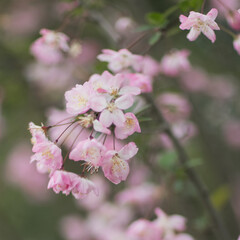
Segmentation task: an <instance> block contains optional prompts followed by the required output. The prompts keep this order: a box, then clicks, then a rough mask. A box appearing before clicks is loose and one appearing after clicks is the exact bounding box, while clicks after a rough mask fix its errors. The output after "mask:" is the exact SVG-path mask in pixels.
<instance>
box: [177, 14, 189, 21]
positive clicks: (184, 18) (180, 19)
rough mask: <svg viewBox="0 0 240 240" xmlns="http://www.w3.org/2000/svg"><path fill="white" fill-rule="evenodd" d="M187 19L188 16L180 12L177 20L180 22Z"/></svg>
mask: <svg viewBox="0 0 240 240" xmlns="http://www.w3.org/2000/svg"><path fill="white" fill-rule="evenodd" d="M187 19H188V18H187V17H186V16H184V15H182V14H181V15H180V16H179V21H180V22H181V23H184V22H186V21H187Z"/></svg>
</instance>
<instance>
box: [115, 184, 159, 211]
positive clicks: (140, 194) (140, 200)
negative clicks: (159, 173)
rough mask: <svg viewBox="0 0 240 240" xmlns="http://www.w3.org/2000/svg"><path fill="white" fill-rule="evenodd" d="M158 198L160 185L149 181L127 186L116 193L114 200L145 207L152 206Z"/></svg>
mask: <svg viewBox="0 0 240 240" xmlns="http://www.w3.org/2000/svg"><path fill="white" fill-rule="evenodd" d="M160 198H161V189H160V187H157V186H155V185H154V184H151V183H143V184H140V185H138V186H132V187H128V188H127V189H125V190H123V191H121V192H119V193H118V194H117V195H116V201H117V202H118V203H120V204H131V205H135V206H138V207H144V208H147V209H149V208H152V207H153V206H154V204H155V203H156V201H159V199H160Z"/></svg>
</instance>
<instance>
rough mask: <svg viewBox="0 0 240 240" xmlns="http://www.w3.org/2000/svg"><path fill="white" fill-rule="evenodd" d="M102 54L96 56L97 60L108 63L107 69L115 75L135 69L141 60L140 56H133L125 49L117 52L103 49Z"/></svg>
mask: <svg viewBox="0 0 240 240" xmlns="http://www.w3.org/2000/svg"><path fill="white" fill-rule="evenodd" d="M102 52H103V53H102V54H100V55H98V56H97V58H98V60H100V61H103V62H108V68H109V69H110V70H111V71H113V72H115V73H117V72H121V71H123V70H126V69H128V68H130V67H133V68H135V67H136V65H137V64H138V61H140V60H141V59H142V57H141V56H139V55H134V54H132V53H131V52H129V51H128V50H127V49H120V50H119V51H114V50H110V49H103V50H102Z"/></svg>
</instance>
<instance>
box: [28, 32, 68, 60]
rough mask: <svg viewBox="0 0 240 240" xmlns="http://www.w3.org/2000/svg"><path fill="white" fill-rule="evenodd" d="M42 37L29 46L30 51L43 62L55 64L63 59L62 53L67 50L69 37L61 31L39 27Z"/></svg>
mask: <svg viewBox="0 0 240 240" xmlns="http://www.w3.org/2000/svg"><path fill="white" fill-rule="evenodd" d="M40 34H41V35H42V37H40V38H39V39H37V40H36V41H35V42H34V43H33V44H32V46H31V53H32V54H33V55H34V56H35V57H36V58H37V59H38V60H39V61H40V62H42V63H44V64H56V63H59V62H60V61H62V60H63V56H64V55H63V54H64V53H66V52H68V50H69V45H68V41H69V38H68V36H67V35H65V34H64V33H61V32H55V31H51V30H48V29H41V31H40Z"/></svg>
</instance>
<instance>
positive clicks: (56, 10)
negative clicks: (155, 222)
mask: <svg viewBox="0 0 240 240" xmlns="http://www.w3.org/2000/svg"><path fill="white" fill-rule="evenodd" d="M76 2H77V3H78V4H79V3H80V4H82V5H81V6H82V7H81V8H77V9H76V10H74V11H73V9H74V8H75V6H76V5H74V4H76ZM76 2H75V1H72V2H67V1H65V2H64V1H57V0H52V1H48V0H31V1H30V0H1V1H0V36H1V37H0V104H1V115H0V121H1V126H0V138H1V139H0V164H1V165H0V169H1V174H0V239H3V240H11V239H14V240H43V239H44V240H60V239H61V240H63V239H66V240H69V239H70V240H71V238H68V237H67V236H65V235H66V234H65V235H64V233H63V232H64V230H63V225H64V224H63V225H61V221H62V219H63V218H64V217H66V216H69V215H71V214H74V215H75V216H77V217H81V219H83V221H84V219H85V221H87V220H86V219H87V215H88V211H86V208H85V207H84V204H82V203H78V202H77V201H76V200H74V199H73V198H72V197H66V196H63V195H56V194H54V193H53V192H52V191H51V190H46V188H47V181H48V179H47V176H43V175H40V174H39V173H37V171H36V169H35V166H34V165H29V161H30V157H31V144H30V135H29V132H28V130H27V128H28V123H29V122H30V121H33V122H35V123H36V124H40V123H41V122H46V121H47V116H48V115H49V111H50V109H52V108H58V109H64V92H65V91H66V90H68V89H71V88H72V87H73V86H74V85H75V84H76V83H82V82H84V81H86V80H87V79H88V77H89V76H90V75H91V74H93V73H96V72H97V73H101V72H102V71H103V70H104V69H106V65H105V64H103V63H101V62H99V61H97V60H96V56H97V55H98V54H99V53H100V52H101V49H103V48H114V49H119V48H123V47H126V46H128V45H129V44H130V43H131V42H133V41H134V39H136V38H137V37H138V36H139V35H140V34H141V32H140V30H141V27H142V26H143V25H146V24H147V20H146V17H145V16H146V14H148V13H150V12H164V11H166V9H168V8H169V7H172V6H174V5H176V4H177V3H178V2H179V1H169V0H160V1H159V0H129V1H127V0H126V1H124V0H122V1H115V0H111V1H110V0H109V1H108V0H89V1H76ZM192 2H194V1H192ZM196 2H197V1H196ZM200 2H201V1H200ZM229 2H234V1H229ZM235 2H236V3H238V6H237V7H238V8H239V7H240V3H239V2H237V1H235ZM236 3H233V4H236ZM196 4H199V3H196ZM200 6H201V3H200ZM211 6H216V1H215V5H214V1H206V6H205V9H206V11H207V10H208V9H210V8H211ZM69 11H73V17H71V18H70V20H69V19H68V18H67V17H66V16H68V13H69ZM86 13H89V15H90V16H91V17H90V18H89V19H88V17H86V16H87V14H86ZM179 14H180V10H178V11H176V12H174V13H173V14H172V16H171V21H172V24H173V25H174V26H176V27H177V26H178V16H179ZM122 17H128V18H129V19H131V22H127V25H126V26H125V25H124V24H123V26H120V29H119V28H117V27H116V22H117V20H118V19H119V18H122ZM99 19H100V20H99ZM217 20H218V22H219V23H221V24H222V25H224V26H226V27H228V25H227V23H226V21H225V20H224V15H223V14H222V13H221V12H220V15H219V17H218V19H217ZM99 21H100V22H102V21H106V23H104V24H103V25H102V24H100V23H99ZM106 25H107V26H106ZM104 26H105V27H106V28H105V29H104ZM121 27H122V29H121ZM41 28H48V29H61V31H63V32H64V33H66V34H68V35H69V36H70V37H71V38H74V39H79V40H80V43H81V46H82V54H81V55H80V57H79V58H78V59H77V60H76V61H74V62H69V61H68V62H67V61H66V62H64V63H63V64H62V65H61V66H54V67H46V66H43V65H40V64H39V63H37V62H36V60H35V59H34V57H33V56H32V55H31V54H30V50H29V49H30V46H31V44H32V42H33V41H34V40H35V39H37V38H38V37H39V30H40V29H41ZM175 30H176V33H175V32H174V35H173V36H169V37H167V38H163V39H161V40H159V41H158V42H156V43H155V44H154V45H153V46H151V48H150V49H149V39H150V37H151V36H146V37H144V38H143V39H142V40H141V41H139V42H138V43H137V44H136V45H134V46H133V47H132V48H131V51H133V52H134V53H136V54H145V52H146V51H147V50H148V52H147V54H148V55H151V56H152V57H153V58H154V59H155V60H156V61H157V62H159V64H160V62H161V59H162V58H163V56H164V55H165V54H167V53H169V51H170V50H171V49H189V50H190V52H191V54H190V56H189V59H190V62H191V65H192V69H191V71H189V72H187V73H184V74H182V75H181V76H178V77H168V76H165V75H164V74H158V75H157V76H156V77H155V80H154V88H153V89H154V90H153V95H154V96H155V97H156V98H157V97H158V96H159V95H160V94H163V93H167V92H171V93H173V92H174V93H179V94H181V95H183V96H184V98H186V99H187V101H188V102H189V104H190V106H191V111H190V110H189V121H191V122H192V123H193V124H194V126H195V132H194V134H192V135H193V136H188V135H191V134H190V133H189V132H188V131H187V132H186V133H184V134H185V135H184V136H182V137H181V138H187V139H186V141H185V139H184V147H185V148H186V150H187V151H188V153H189V155H190V157H191V167H193V168H195V170H196V171H197V172H198V173H199V175H200V176H201V178H202V179H203V181H204V182H205V183H206V185H207V186H208V189H209V192H210V195H211V199H212V201H213V203H214V206H215V207H216V209H217V210H218V211H219V212H220V214H221V216H222V218H223V220H224V222H225V224H226V225H227V227H228V229H229V231H230V233H231V235H232V238H233V239H234V238H235V239H236V237H237V235H238V233H239V222H240V174H239V172H240V170H239V169H240V92H239V86H240V82H239V79H240V68H239V61H240V56H239V55H238V54H237V53H236V51H235V50H234V49H233V46H232V41H233V40H232V37H231V36H230V35H228V34H226V33H224V32H222V31H219V32H217V33H216V34H217V41H216V42H215V43H214V44H212V43H211V42H210V41H209V40H208V39H207V38H205V37H204V36H200V37H199V38H198V40H197V41H195V42H189V41H188V40H187V39H186V32H184V31H182V32H178V31H177V28H176V29H175ZM206 84H207V87H206ZM203 85H204V86H205V87H202V86H203ZM190 112H191V113H190ZM151 114H152V112H151V109H148V110H147V111H145V112H143V113H142V116H143V117H150V118H151ZM141 127H142V132H143V133H142V134H138V135H135V136H134V137H132V139H133V140H134V141H136V143H137V145H138V147H139V149H140V150H139V153H138V155H137V158H136V159H135V160H133V163H132V164H133V167H132V170H131V173H130V176H129V178H130V180H131V178H134V171H139V172H138V174H140V175H142V174H145V173H142V172H141V171H140V170H139V166H138V165H140V166H142V167H143V169H144V170H143V172H144V171H147V172H148V173H146V175H147V176H148V181H149V182H151V183H152V184H154V186H155V187H157V188H156V189H157V193H156V192H155V194H157V197H156V199H155V200H156V201H155V202H154V206H160V207H161V208H163V209H164V210H165V211H166V212H168V213H169V214H173V213H178V214H181V215H183V216H186V217H187V218H188V219H189V221H188V232H190V233H191V234H192V235H193V236H194V237H195V238H196V239H200V240H201V239H202V240H205V239H211V240H212V239H213V236H212V235H211V232H210V229H209V219H208V216H207V213H206V212H205V211H204V210H203V206H202V204H201V202H200V200H199V197H198V193H197V192H196V191H195V189H194V188H193V186H192V185H191V183H190V182H189V181H188V179H187V177H186V176H185V174H184V172H183V170H182V169H181V167H180V166H179V165H178V162H177V157H176V154H175V153H174V151H173V150H172V149H171V147H169V146H166V145H164V144H161V141H162V137H163V136H160V133H159V132H158V131H157V129H158V127H159V123H158V122H157V121H155V120H154V117H153V119H152V120H151V121H144V119H143V121H142V122H141ZM180 135H181V134H180ZM188 137H189V139H188ZM163 138H164V137H163ZM167 145H168V144H167ZM135 166H136V167H135ZM135 169H136V170H135ZM149 172H150V173H149ZM135 175H137V174H136V173H135ZM135 177H136V176H135ZM130 180H129V181H130ZM132 181H133V180H132ZM137 181H138V180H137ZM128 184H129V183H126V184H124V183H122V184H120V185H119V186H114V185H113V184H111V183H109V186H108V188H109V189H110V190H108V191H110V193H108V196H109V197H108V199H109V200H108V201H112V202H113V201H114V199H116V196H117V194H118V193H119V192H120V191H122V190H124V189H126V188H128V187H129V186H128ZM156 189H155V191H156ZM150 198H151V199H152V198H153V197H150ZM115 202H116V200H115ZM150 205H151V204H150ZM117 206H118V205H116V207H117ZM98 208H99V207H98ZM119 208H120V207H119ZM141 208H143V206H140V207H139V208H138V209H137V210H136V209H135V208H133V209H134V211H135V212H134V214H133V215H134V217H133V218H132V219H136V218H137V217H146V218H149V219H152V218H153V217H154V211H153V209H151V208H150V209H149V210H148V212H147V213H146V212H142V211H141ZM110 209H111V208H110V207H106V208H105V210H106V212H105V213H103V214H107V212H108V211H111V210H110ZM93 211H95V210H93ZM112 211H113V210H112ZM116 211H117V210H116ZM132 211H133V210H132V209H129V210H127V212H128V213H130V212H132ZM116 217H117V216H115V215H114V218H116ZM126 218H128V217H126ZM88 221H90V220H88ZM109 221H112V219H111V218H110V217H109ZM73 222H74V221H73ZM74 224H76V222H74V223H71V224H70V225H71V226H73V225H74ZM93 224H94V223H93ZM65 225H66V224H65ZM80 226H82V225H81V224H80V223H79V229H80ZM76 228H78V227H76ZM66 231H67V230H66ZM66 231H65V232H66ZM72 231H73V230H72ZM72 239H74V238H72ZM76 239H79V240H81V239H82V240H85V238H84V237H81V238H76ZM76 239H75V240H76Z"/></svg>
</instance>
